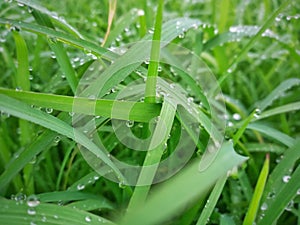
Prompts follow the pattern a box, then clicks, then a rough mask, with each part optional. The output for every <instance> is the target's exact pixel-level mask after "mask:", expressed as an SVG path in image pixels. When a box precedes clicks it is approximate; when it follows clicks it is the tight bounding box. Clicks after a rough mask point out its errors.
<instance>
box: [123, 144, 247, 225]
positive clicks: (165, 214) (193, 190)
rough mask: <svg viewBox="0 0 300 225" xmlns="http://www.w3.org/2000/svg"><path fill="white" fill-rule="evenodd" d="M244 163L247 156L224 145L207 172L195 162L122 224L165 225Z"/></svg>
mask: <svg viewBox="0 0 300 225" xmlns="http://www.w3.org/2000/svg"><path fill="white" fill-rule="evenodd" d="M244 160H246V158H245V157H243V156H240V155H238V154H236V153H235V152H234V150H233V146H232V143H230V142H226V143H224V144H223V145H222V147H221V149H220V151H219V152H218V155H217V157H216V159H215V160H214V161H213V162H212V164H211V165H210V166H209V167H207V169H206V170H204V171H202V172H199V162H198V161H194V162H193V163H192V164H191V165H190V166H189V167H188V168H186V169H185V170H183V171H181V173H180V174H178V175H176V176H175V177H173V178H172V179H171V180H169V181H168V182H166V183H165V184H164V185H162V186H161V187H160V188H159V189H157V190H155V192H154V193H152V195H151V198H150V199H149V200H148V201H147V202H146V203H145V204H144V205H143V206H141V207H140V208H139V209H136V210H135V212H132V213H128V214H126V215H125V217H124V218H123V219H122V222H121V224H122V225H125V224H130V225H135V224H137V225H139V224H144V225H150V224H162V223H163V222H164V221H166V220H167V219H169V218H171V217H172V216H174V215H175V214H176V215H178V213H179V212H180V211H181V210H183V208H184V207H185V206H186V204H187V203H188V202H189V203H190V202H191V201H193V200H194V201H195V200H196V199H197V198H199V197H200V196H201V195H202V194H203V193H204V192H205V191H207V190H208V188H210V187H211V186H212V185H213V184H214V183H215V182H216V181H217V180H218V179H219V178H220V177H222V176H224V175H226V174H227V171H228V170H230V169H232V168H233V167H234V166H237V165H239V164H240V163H242V162H243V161H244ZM170 203H172V204H170ZM158 206H159V207H158ZM161 209H164V210H161ZM149 214H150V215H151V217H149V216H148V215H149ZM145 218H147V220H145Z"/></svg>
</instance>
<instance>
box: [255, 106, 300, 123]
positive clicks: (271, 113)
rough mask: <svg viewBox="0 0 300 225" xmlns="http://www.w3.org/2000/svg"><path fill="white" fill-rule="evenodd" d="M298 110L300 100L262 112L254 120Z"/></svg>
mask: <svg viewBox="0 0 300 225" xmlns="http://www.w3.org/2000/svg"><path fill="white" fill-rule="evenodd" d="M297 110H300V102H293V103H289V104H286V105H282V106H278V107H276V108H273V109H269V110H266V111H264V112H263V113H262V114H260V115H259V116H258V117H257V118H253V119H252V121H256V120H260V119H265V118H268V117H270V116H274V115H277V114H281V113H287V112H292V111H297Z"/></svg>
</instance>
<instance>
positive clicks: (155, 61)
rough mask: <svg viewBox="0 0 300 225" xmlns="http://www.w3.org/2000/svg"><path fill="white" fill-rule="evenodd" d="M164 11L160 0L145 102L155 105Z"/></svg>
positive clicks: (162, 2)
mask: <svg viewBox="0 0 300 225" xmlns="http://www.w3.org/2000/svg"><path fill="white" fill-rule="evenodd" d="M163 9H164V1H163V0H159V2H158V7H157V13H156V20H155V27H154V34H153V39H152V45H151V53H150V63H149V67H148V73H147V80H146V90H145V102H151V103H154V102H155V101H156V82H157V75H158V65H159V58H160V40H161V27H162V20H163Z"/></svg>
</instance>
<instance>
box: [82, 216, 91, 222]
mask: <svg viewBox="0 0 300 225" xmlns="http://www.w3.org/2000/svg"><path fill="white" fill-rule="evenodd" d="M84 219H85V221H86V222H91V221H92V218H91V217H90V216H86V217H85V218H84Z"/></svg>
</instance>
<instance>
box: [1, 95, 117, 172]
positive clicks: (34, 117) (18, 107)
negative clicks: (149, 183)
mask: <svg viewBox="0 0 300 225" xmlns="http://www.w3.org/2000/svg"><path fill="white" fill-rule="evenodd" d="M0 109H1V110H2V111H4V112H7V113H9V114H10V115H13V116H16V117H19V118H22V119H25V120H28V121H31V122H33V123H36V124H38V125H41V126H43V127H46V128H47V129H50V130H53V131H55V132H57V133H59V134H62V135H64V136H67V137H69V138H71V139H73V140H75V141H76V142H78V143H79V144H81V145H83V146H85V147H86V148H87V149H89V150H90V151H91V152H92V153H93V154H94V155H96V156H98V157H100V158H102V160H103V162H105V163H106V164H107V165H108V166H109V167H111V168H112V169H113V171H114V172H115V173H116V174H117V175H118V176H119V177H123V176H122V174H121V173H120V171H119V170H118V168H116V167H115V165H114V164H113V163H112V162H111V160H110V159H109V158H108V156H107V155H106V154H105V153H104V152H103V151H102V150H100V149H99V148H98V146H97V145H95V144H94V143H93V142H92V141H91V140H90V139H89V138H88V137H87V136H85V135H84V134H82V133H81V132H80V131H78V130H76V129H73V127H71V126H70V125H68V124H67V123H65V122H63V121H61V120H59V119H58V118H56V117H53V116H50V115H48V114H47V113H43V112H41V111H38V110H35V109H33V108H31V107H30V106H28V105H26V104H24V103H23V102H20V101H17V100H15V99H13V98H10V97H7V96H5V95H0Z"/></svg>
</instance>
